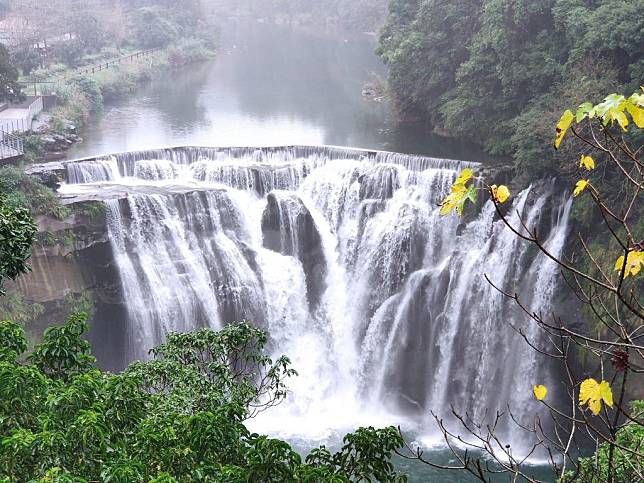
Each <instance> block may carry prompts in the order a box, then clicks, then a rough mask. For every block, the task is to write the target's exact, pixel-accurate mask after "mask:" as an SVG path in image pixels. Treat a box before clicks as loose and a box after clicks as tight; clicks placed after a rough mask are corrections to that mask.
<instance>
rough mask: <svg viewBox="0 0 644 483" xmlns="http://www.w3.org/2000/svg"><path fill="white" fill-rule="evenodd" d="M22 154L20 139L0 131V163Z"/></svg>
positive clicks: (22, 148) (23, 149)
mask: <svg viewBox="0 0 644 483" xmlns="http://www.w3.org/2000/svg"><path fill="white" fill-rule="evenodd" d="M24 153H25V148H24V144H23V141H22V139H21V138H19V137H18V136H14V135H13V134H11V133H8V132H6V131H3V130H2V129H0V162H1V161H2V160H4V159H9V158H15V157H17V156H22V155H23V154H24Z"/></svg>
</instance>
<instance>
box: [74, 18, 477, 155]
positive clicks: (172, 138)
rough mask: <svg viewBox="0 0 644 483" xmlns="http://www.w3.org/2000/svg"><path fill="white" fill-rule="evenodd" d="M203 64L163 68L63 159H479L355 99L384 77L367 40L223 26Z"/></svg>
mask: <svg viewBox="0 0 644 483" xmlns="http://www.w3.org/2000/svg"><path fill="white" fill-rule="evenodd" d="M221 42H222V48H221V49H220V52H219V54H218V56H217V58H216V59H215V60H213V61H211V62H207V63H203V64H198V65H193V66H189V67H187V68H183V69H181V70H179V71H175V72H169V73H168V74H166V75H165V76H164V77H163V78H161V79H158V80H156V81H154V82H153V83H151V84H149V85H147V86H145V87H142V88H141V89H140V90H139V91H138V92H137V93H136V94H135V95H134V96H131V97H129V98H128V99H126V100H123V101H119V102H116V103H112V104H109V105H107V106H106V108H105V109H104V110H103V111H102V112H101V113H98V114H97V115H96V116H94V118H93V120H92V122H91V123H90V125H89V126H87V127H86V128H85V129H84V130H83V133H82V136H83V138H84V142H83V143H82V144H79V145H76V146H74V147H73V148H72V149H71V150H70V151H69V153H68V157H69V158H77V157H85V156H92V155H95V154H105V153H109V152H120V151H129V150H138V149H148V148H157V147H164V146H170V145H183V144H192V145H203V146H266V145H283V144H314V145H318V144H330V145H339V146H352V147H361V148H370V149H383V150H388V151H398V152H404V153H418V154H429V155H431V156H435V157H447V158H457V159H468V160H481V158H482V157H483V155H482V153H481V152H480V151H479V150H477V149H474V148H472V147H471V146H467V145H465V144H464V143H462V142H460V141H453V140H447V139H445V138H441V137H438V136H432V135H428V134H427V133H423V132H422V128H421V127H420V126H417V127H412V126H405V127H399V126H397V125H396V123H395V122H394V118H393V115H392V113H391V111H390V109H389V108H388V107H387V106H386V103H379V102H375V101H373V100H371V99H366V98H364V97H362V95H361V91H362V87H363V84H364V82H365V81H367V80H369V79H370V78H372V76H373V75H377V76H380V77H384V76H385V75H386V73H385V67H384V66H383V65H382V63H381V62H380V60H379V59H378V57H377V56H376V55H375V54H374V49H375V45H376V38H375V36H374V35H368V34H353V35H349V34H339V33H328V34H320V33H317V34H315V33H312V32H309V31H306V30H303V29H294V28H289V27H286V26H276V25H269V24H263V23H259V22H244V23H235V22H230V23H228V24H227V25H226V26H225V27H224V28H223V31H222V40H221Z"/></svg>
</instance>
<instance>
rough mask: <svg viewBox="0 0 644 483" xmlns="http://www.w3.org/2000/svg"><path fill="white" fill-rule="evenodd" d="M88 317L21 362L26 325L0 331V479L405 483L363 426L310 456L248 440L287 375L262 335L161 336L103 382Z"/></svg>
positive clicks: (237, 328)
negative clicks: (88, 337)
mask: <svg viewBox="0 0 644 483" xmlns="http://www.w3.org/2000/svg"><path fill="white" fill-rule="evenodd" d="M85 318H86V316H85V315H83V314H80V315H74V316H72V317H71V318H70V319H69V320H68V322H67V323H66V324H64V325H63V326H61V327H52V328H50V329H48V330H47V331H46V332H45V335H44V338H43V341H42V343H40V344H38V345H36V347H35V348H34V349H33V352H32V353H31V355H30V356H29V357H28V358H27V362H21V361H22V359H23V354H24V352H25V350H26V348H27V343H26V340H25V336H24V331H23V330H22V328H21V327H20V326H18V325H17V324H15V323H13V322H9V321H4V322H0V347H2V349H1V350H0V480H2V479H3V478H4V479H5V480H6V481H10V482H14V481H16V482H17V481H41V482H46V481H69V482H79V483H80V482H87V481H97V480H100V481H106V482H108V481H127V482H131V481H156V482H179V481H181V482H189V481H190V482H191V481H218V482H231V483H232V482H246V481H262V482H271V481H274V482H293V483H295V482H301V481H309V482H320V483H321V482H349V481H383V482H389V481H391V482H396V481H405V477H404V476H403V475H400V474H398V473H397V472H396V471H395V470H394V467H393V465H392V463H391V461H390V458H391V455H392V452H393V451H394V450H395V449H396V448H398V447H399V446H400V445H401V444H402V439H401V437H400V434H399V433H398V431H397V430H396V429H395V428H385V429H374V428H360V429H358V430H357V431H356V432H355V433H353V434H350V435H347V436H346V437H345V439H344V445H343V447H342V449H341V450H340V451H338V452H336V453H334V454H332V453H331V452H329V451H328V450H327V449H326V448H324V447H321V448H318V449H315V450H313V451H312V452H311V453H310V454H309V455H308V456H307V457H306V458H302V457H301V456H300V455H299V454H298V453H297V452H295V451H294V450H293V449H292V448H291V447H290V445H289V444H287V443H286V442H284V441H280V440H277V439H272V438H269V437H267V436H263V435H258V434H253V433H251V432H250V431H248V429H247V428H246V426H245V425H244V421H245V420H247V419H248V418H250V417H252V416H253V415H255V414H257V412H258V411H263V410H268V409H269V408H270V407H271V406H273V405H274V404H277V403H279V402H280V401H281V400H283V399H284V397H286V385H285V383H286V381H287V380H288V379H289V378H290V377H292V376H294V375H295V373H294V371H293V370H292V369H291V368H290V363H289V360H288V359H287V358H286V357H281V358H279V359H277V360H275V361H273V360H271V359H269V358H268V357H267V356H266V355H265V354H264V348H265V344H266V342H267V338H266V334H265V333H264V332H262V331H261V330H259V329H257V328H254V327H252V326H250V325H249V324H247V323H241V324H232V325H229V326H227V327H225V328H224V329H222V330H221V331H219V332H214V331H212V330H209V329H203V330H200V331H197V332H194V333H189V334H169V335H168V338H167V342H166V343H165V344H163V345H161V346H159V347H156V348H155V349H153V350H152V351H151V355H152V359H151V360H149V361H146V362H136V363H134V364H132V365H131V366H130V367H128V368H127V369H126V370H125V371H124V372H122V373H120V374H109V373H103V372H101V371H99V370H98V369H96V368H95V367H94V366H93V358H92V357H91V355H90V354H89V345H88V343H87V342H86V341H85V340H84V339H83V332H84V331H85V330H86V329H87V324H86V322H85ZM3 481H4V480H3Z"/></svg>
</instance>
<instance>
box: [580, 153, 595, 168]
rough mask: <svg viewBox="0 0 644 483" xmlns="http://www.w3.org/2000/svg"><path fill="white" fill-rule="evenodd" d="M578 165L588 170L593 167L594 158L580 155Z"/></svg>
mask: <svg viewBox="0 0 644 483" xmlns="http://www.w3.org/2000/svg"><path fill="white" fill-rule="evenodd" d="M579 167H580V168H581V167H584V168H586V169H587V170H588V171H591V170H593V169H595V160H594V159H593V158H591V157H590V156H584V155H583V154H582V155H581V161H579Z"/></svg>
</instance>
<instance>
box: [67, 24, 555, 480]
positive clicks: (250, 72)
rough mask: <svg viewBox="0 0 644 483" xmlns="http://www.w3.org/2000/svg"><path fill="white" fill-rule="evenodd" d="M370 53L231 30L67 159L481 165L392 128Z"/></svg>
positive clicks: (103, 116)
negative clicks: (304, 149)
mask: <svg viewBox="0 0 644 483" xmlns="http://www.w3.org/2000/svg"><path fill="white" fill-rule="evenodd" d="M375 44H376V39H375V36H373V35H368V34H354V35H349V34H338V33H331V34H320V33H312V32H309V31H306V30H303V29H295V28H289V27H286V26H275V25H269V24H264V23H259V22H245V23H235V22H230V23H228V24H227V25H226V26H225V27H224V28H223V30H222V47H221V49H220V53H219V54H218V56H217V58H216V59H215V60H213V61H211V62H207V63H204V64H199V65H194V66H190V67H187V68H184V69H181V70H180V71H177V72H170V73H168V74H167V75H165V76H164V77H163V78H161V79H158V80H156V81H154V82H152V83H151V84H149V85H147V86H145V87H142V88H141V89H140V90H139V91H137V92H136V93H135V95H133V96H131V97H129V98H128V99H126V100H123V101H119V102H116V103H111V104H108V105H107V106H106V107H105V109H104V110H103V111H102V112H100V113H98V114H97V115H95V116H94V118H93V120H92V122H91V123H90V124H89V126H87V127H86V128H85V129H84V130H83V132H82V137H83V138H84V142H83V143H81V144H79V145H76V146H74V147H73V148H72V149H71V150H70V151H69V153H68V158H70V159H72V158H79V157H85V156H92V155H97V154H106V153H112V152H121V151H129V150H139V149H149V148H158V147H165V146H172V145H186V144H189V145H203V146H267V145H284V144H314V145H318V144H328V145H341V146H352V147H360V148H370V149H383V150H388V151H398V152H404V153H418V154H427V155H430V156H434V157H444V158H455V159H465V160H473V161H482V160H484V159H486V156H484V155H483V154H482V153H481V151H480V150H478V149H476V148H474V147H472V146H470V145H468V144H467V143H463V142H461V141H454V140H448V139H445V138H441V137H439V136H433V135H428V134H427V133H424V132H423V131H422V129H421V128H420V127H413V126H408V125H407V126H398V125H397V124H396V123H395V122H394V116H393V114H392V112H391V110H390V109H389V108H388V107H387V105H386V104H385V103H378V102H375V101H373V100H371V99H365V98H363V97H362V95H361V91H362V88H363V84H364V82H365V81H367V80H369V79H370V78H371V77H372V76H373V75H377V76H380V77H384V76H385V75H386V72H385V68H384V66H383V65H382V64H381V62H380V60H379V59H378V58H377V57H376V55H375V54H374V49H375ZM294 443H295V444H296V445H298V442H294ZM430 453H431V454H433V459H435V460H438V461H440V462H441V463H443V464H449V463H451V464H454V463H455V462H454V461H450V457H449V455H448V454H446V453H445V452H444V451H441V450H437V451H435V452H430ZM398 464H399V466H400V467H401V468H404V470H405V471H407V472H408V473H409V474H410V481H418V482H421V481H431V482H446V483H447V482H449V483H455V482H470V481H474V480H473V479H471V478H469V477H467V475H464V474H462V473H451V472H447V473H445V472H438V471H437V470H433V469H431V468H429V467H427V466H425V465H420V464H416V463H407V462H403V461H399V463H398ZM535 471H536V472H537V473H540V472H541V471H540V470H539V469H535ZM540 476H541V477H544V475H540ZM499 481H507V479H501V480H499Z"/></svg>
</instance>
